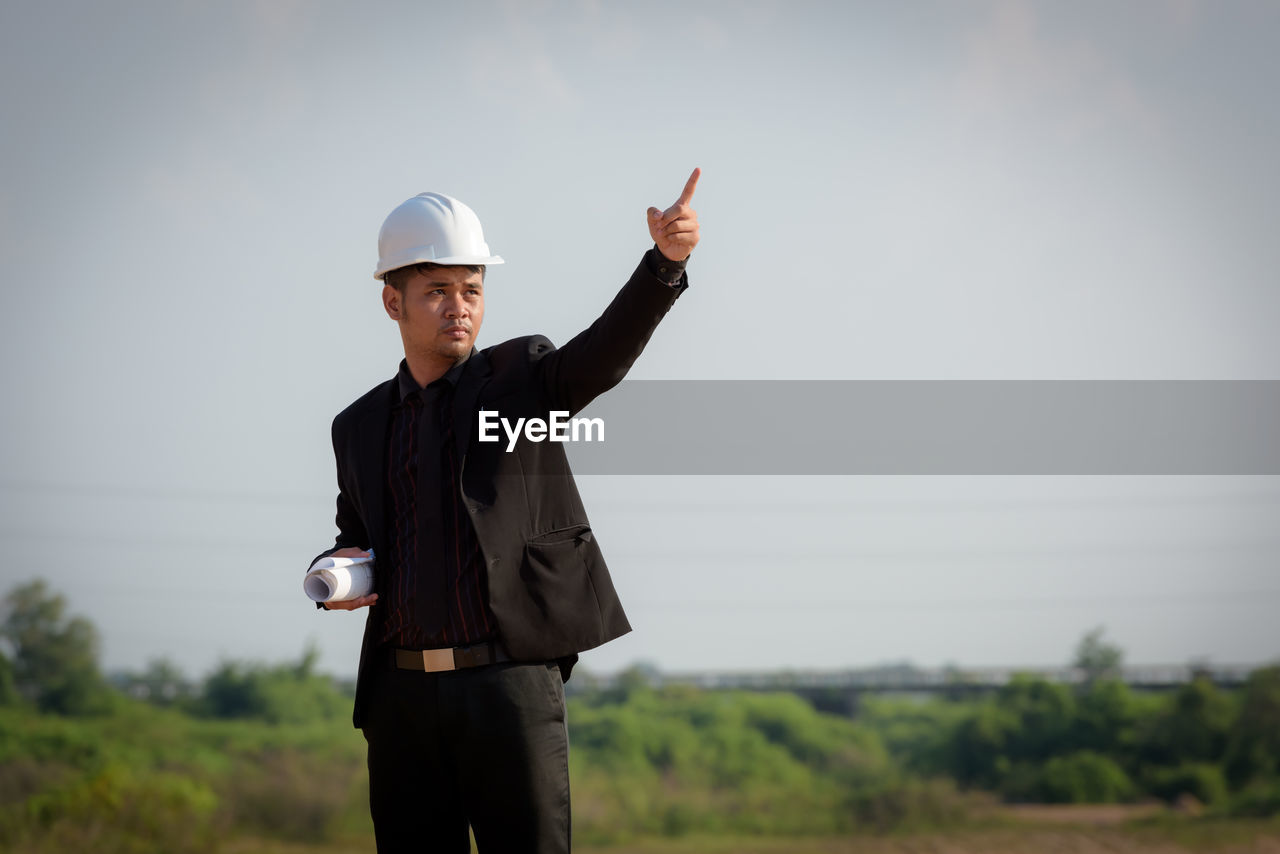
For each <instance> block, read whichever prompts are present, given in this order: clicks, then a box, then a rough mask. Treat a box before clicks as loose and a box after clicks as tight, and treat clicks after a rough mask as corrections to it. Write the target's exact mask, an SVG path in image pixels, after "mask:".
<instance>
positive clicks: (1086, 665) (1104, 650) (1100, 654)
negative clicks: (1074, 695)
mask: <svg viewBox="0 0 1280 854" xmlns="http://www.w3.org/2000/svg"><path fill="white" fill-rule="evenodd" d="M1103 631H1104V630H1103V628H1102V626H1098V627H1097V628H1096V629H1094V630H1093V631H1091V632H1089V633H1088V634H1086V635H1085V636H1084V637H1083V638H1081V639H1080V643H1079V644H1077V645H1076V655H1075V658H1074V659H1072V662H1071V665H1072V666H1073V667H1076V668H1079V669H1080V670H1082V671H1084V678H1085V681H1086V682H1087V683H1088V684H1090V685H1092V684H1093V683H1094V682H1097V681H1098V680H1099V679H1107V678H1110V679H1119V678H1120V668H1121V667H1122V666H1123V665H1124V652H1123V651H1122V650H1121V649H1120V647H1118V646H1116V645H1115V644H1110V643H1107V642H1106V641H1104V640H1103V639H1102V634H1103Z"/></svg>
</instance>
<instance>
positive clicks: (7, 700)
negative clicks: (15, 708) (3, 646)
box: [0, 652, 18, 706]
mask: <svg viewBox="0 0 1280 854" xmlns="http://www.w3.org/2000/svg"><path fill="white" fill-rule="evenodd" d="M17 699H18V689H17V686H15V685H14V684H13V662H11V661H9V657H8V656H6V655H5V654H4V653H3V652H0V706H11V705H13V704H14V703H15V702H17Z"/></svg>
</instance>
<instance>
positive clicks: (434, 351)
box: [382, 267, 484, 364]
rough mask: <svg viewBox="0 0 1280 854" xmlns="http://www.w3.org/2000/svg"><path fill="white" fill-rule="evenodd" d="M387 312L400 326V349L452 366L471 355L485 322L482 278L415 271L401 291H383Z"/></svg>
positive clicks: (461, 272) (453, 270) (464, 272)
mask: <svg viewBox="0 0 1280 854" xmlns="http://www.w3.org/2000/svg"><path fill="white" fill-rule="evenodd" d="M382 302H383V305H384V307H385V308H386V310H387V314H388V315H389V316H390V317H391V319H392V320H394V321H396V322H397V323H398V324H399V325H400V337H401V338H403V339H404V351H405V355H406V356H408V355H410V354H411V353H412V354H414V355H417V356H419V357H422V358H425V359H430V360H432V361H437V360H438V361H445V362H448V363H449V364H453V363H455V362H457V361H458V360H460V359H462V358H465V357H466V355H467V354H468V353H470V352H471V346H472V345H473V344H474V343H475V340H476V336H477V335H478V334H479V333H480V322H481V321H482V320H484V277H483V276H482V275H481V274H480V273H479V272H472V271H471V270H469V269H467V268H466V267H436V268H433V269H430V270H415V271H414V272H413V273H412V275H411V277H410V278H409V280H408V281H407V282H406V283H405V285H404V292H403V293H401V292H400V291H398V290H396V289H395V288H393V287H391V286H390V285H386V286H384V287H383V289H382Z"/></svg>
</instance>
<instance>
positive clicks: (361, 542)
mask: <svg viewBox="0 0 1280 854" xmlns="http://www.w3.org/2000/svg"><path fill="white" fill-rule="evenodd" d="M338 422H339V419H337V418H335V419H334V420H333V430H332V437H333V456H334V460H335V462H336V464H337V470H338V502H337V508H338V509H337V514H336V516H335V517H334V522H335V523H336V524H337V526H338V536H337V537H336V538H335V539H334V541H333V547H332V548H329V549H326V550H324V551H322V552H320V554H318V555H316V556H315V557H313V558H312V559H311V561H310V563H308V564H307V569H308V570H309V569H310V568H311V567H312V565H313V564H315V562H316V561H318V560H319V559H320V558H322V557H328V556H329V555H331V554H333V553H334V552H336V551H337V550H338V549H345V548H351V547H354V548H358V549H368V548H369V546H370V542H369V536H368V533H367V532H366V531H365V528H364V520H362V519H361V518H360V514H359V513H357V512H356V509H355V506H354V505H353V504H352V503H351V499H350V498H349V497H348V496H349V495H350V493H349V492H348V491H347V477H346V476H345V475H344V474H343V469H344V468H345V467H344V466H343V462H342V451H341V447H342V443H341V441H340V439H339V432H340V427H339V423H338ZM316 607H317V608H323V609H324V610H328V609H327V608H325V606H324V603H323V602H317V603H316Z"/></svg>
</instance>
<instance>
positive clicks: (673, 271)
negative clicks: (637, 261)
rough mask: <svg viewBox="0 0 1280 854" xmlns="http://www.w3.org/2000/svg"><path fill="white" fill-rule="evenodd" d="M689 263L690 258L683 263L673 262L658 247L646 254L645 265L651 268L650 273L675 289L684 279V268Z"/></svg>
mask: <svg viewBox="0 0 1280 854" xmlns="http://www.w3.org/2000/svg"><path fill="white" fill-rule="evenodd" d="M688 263H689V259H688V258H686V259H684V260H683V261H672V260H671V259H670V258H668V257H667V256H665V255H663V254H662V253H661V252H660V251H659V250H658V247H657V246H654V247H653V248H652V249H650V250H649V251H648V252H646V253H644V264H645V266H646V267H648V268H649V272H650V273H653V275H654V276H656V277H657V278H658V279H660V280H662V281H664V282H666V283H667V284H668V285H670V286H671V287H673V288H674V287H675V286H676V285H678V284H680V280H681V279H683V278H684V268H685V265H686V264H688Z"/></svg>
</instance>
